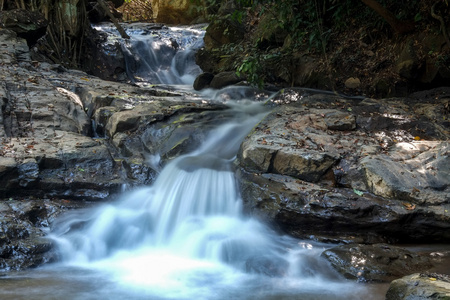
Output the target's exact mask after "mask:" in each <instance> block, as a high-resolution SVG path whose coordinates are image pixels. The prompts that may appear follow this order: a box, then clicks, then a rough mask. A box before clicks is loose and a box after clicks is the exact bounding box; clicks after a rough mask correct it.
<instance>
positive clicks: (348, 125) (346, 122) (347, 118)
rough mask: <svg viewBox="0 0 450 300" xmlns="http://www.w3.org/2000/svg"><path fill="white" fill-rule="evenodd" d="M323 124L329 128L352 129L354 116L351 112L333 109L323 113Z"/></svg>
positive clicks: (354, 125)
mask: <svg viewBox="0 0 450 300" xmlns="http://www.w3.org/2000/svg"><path fill="white" fill-rule="evenodd" d="M325 124H326V125H327V128H328V129H330V130H341V131H346V130H353V129H355V128H356V118H355V116H354V115H351V114H347V113H344V112H337V111H334V112H330V113H327V114H326V115H325Z"/></svg>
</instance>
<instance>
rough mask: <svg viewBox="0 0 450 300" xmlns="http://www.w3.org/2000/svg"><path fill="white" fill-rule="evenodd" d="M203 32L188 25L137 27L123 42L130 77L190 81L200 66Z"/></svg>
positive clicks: (148, 80) (135, 79) (165, 81)
mask: <svg viewBox="0 0 450 300" xmlns="http://www.w3.org/2000/svg"><path fill="white" fill-rule="evenodd" d="M203 35H204V32H203V31H200V30H197V29H192V28H185V27H171V28H165V29H160V30H155V31H154V32H153V33H150V34H149V33H148V32H143V31H140V30H136V31H134V32H132V33H130V36H131V39H130V40H129V41H125V42H124V43H122V52H123V54H124V57H125V62H126V65H127V74H128V77H129V78H130V79H131V80H132V81H133V82H135V83H136V82H143V83H145V84H148V83H150V84H161V83H164V84H189V85H191V86H192V83H193V82H194V80H195V78H196V77H197V75H199V74H200V73H201V69H200V68H199V67H198V66H197V65H196V64H195V51H196V50H197V49H198V48H200V47H201V46H202V45H203Z"/></svg>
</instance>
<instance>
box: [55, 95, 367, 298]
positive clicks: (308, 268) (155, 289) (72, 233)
mask: <svg viewBox="0 0 450 300" xmlns="http://www.w3.org/2000/svg"><path fill="white" fill-rule="evenodd" d="M230 109H234V110H235V116H236V118H235V120H233V121H232V122H229V123H227V124H223V125H222V126H219V127H218V128H217V129H216V130H214V131H213V132H211V133H210V135H209V138H208V139H207V140H206V141H205V143H204V144H203V146H202V147H200V149H198V150H197V151H195V152H194V153H191V154H189V155H184V156H181V157H179V158H177V159H175V160H173V161H171V162H170V163H169V164H168V165H167V166H165V167H164V168H163V170H162V171H161V173H160V175H159V177H158V178H157V180H156V182H155V183H154V184H153V185H152V186H151V187H144V188H140V189H137V190H134V191H131V192H127V193H124V195H123V196H122V197H121V199H120V200H119V201H117V202H116V203H112V204H106V205H103V206H101V207H100V208H98V209H94V210H92V211H84V212H75V213H74V214H72V215H69V216H67V217H66V218H65V219H63V220H61V221H60V223H59V224H56V225H55V227H56V228H58V229H59V231H58V232H55V233H54V236H53V238H54V239H55V241H57V243H58V245H59V247H60V251H61V255H62V258H63V263H62V264H61V265H60V266H59V267H57V269H58V268H59V270H60V271H61V272H63V271H62V270H64V269H67V268H69V269H68V270H75V274H77V272H80V270H84V271H82V272H83V273H86V274H87V277H86V278H87V279H92V277H93V278H94V280H95V281H96V282H98V283H99V284H100V285H101V286H106V287H108V288H107V289H106V290H105V289H103V288H102V287H100V286H97V287H96V288H92V287H89V285H87V286H85V287H84V288H85V289H87V290H89V289H93V291H92V292H91V293H92V294H91V296H92V299H98V298H104V299H119V298H123V297H126V299H293V298H292V297H294V299H359V297H361V293H363V292H364V290H363V289H362V288H361V287H357V286H356V284H355V283H350V282H346V281H344V280H342V279H339V277H338V276H337V275H336V274H335V273H334V272H333V271H332V270H331V268H330V267H329V266H328V265H327V264H326V263H325V262H324V261H323V260H322V259H321V258H320V253H321V252H322V251H323V250H324V245H319V244H316V245H314V244H312V243H309V242H305V241H298V240H295V239H292V238H289V237H283V236H279V235H277V234H276V233H274V232H273V231H272V230H270V229H269V228H268V227H266V226H265V225H263V224H262V223H260V222H258V221H257V220H254V219H252V218H247V217H244V216H243V214H242V207H241V206H242V201H241V199H240V197H239V192H238V189H237V184H236V180H235V177H234V172H233V168H232V162H233V159H234V156H235V154H236V152H237V150H238V147H239V145H240V143H241V141H242V139H243V138H244V137H245V135H246V134H247V133H248V132H249V131H250V130H251V128H252V127H253V126H254V125H255V123H256V122H257V121H258V120H260V119H261V117H262V116H263V115H264V109H263V107H262V106H261V105H260V104H258V103H249V102H246V103H245V104H239V105H237V104H236V105H234V107H233V108H230ZM248 111H251V112H253V113H251V114H248V113H246V112H248ZM73 228H76V229H73ZM65 276H67V275H64V276H63V277H65ZM78 276H79V275H78ZM86 278H84V280H86ZM79 279H81V278H79ZM79 279H78V280H79ZM71 280H74V279H71ZM85 284H86V283H85ZM79 295H83V296H80V297H78V296H79ZM85 297H86V294H85V292H84V291H82V290H81V291H79V293H74V294H73V295H72V296H71V297H69V298H71V299H81V298H83V299H86V298H85Z"/></svg>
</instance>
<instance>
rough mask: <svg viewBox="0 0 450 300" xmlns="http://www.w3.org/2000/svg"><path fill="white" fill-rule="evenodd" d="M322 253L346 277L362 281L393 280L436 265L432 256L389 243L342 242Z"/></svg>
mask: <svg viewBox="0 0 450 300" xmlns="http://www.w3.org/2000/svg"><path fill="white" fill-rule="evenodd" d="M322 256H323V257H325V258H326V259H327V260H328V261H330V263H331V265H332V266H333V267H334V268H335V269H336V270H337V271H338V272H339V273H341V274H342V275H344V276H345V277H346V278H349V279H354V280H357V281H362V282H370V281H373V282H389V281H392V280H394V279H396V278H399V277H402V276H405V275H407V274H411V273H414V272H419V271H425V270H427V269H429V268H431V267H432V263H431V260H430V258H429V257H425V256H421V255H419V254H417V253H414V252H411V251H408V250H406V249H403V248H399V247H395V246H391V245H386V244H375V245H342V246H337V247H334V248H331V249H328V250H326V251H324V252H323V253H322Z"/></svg>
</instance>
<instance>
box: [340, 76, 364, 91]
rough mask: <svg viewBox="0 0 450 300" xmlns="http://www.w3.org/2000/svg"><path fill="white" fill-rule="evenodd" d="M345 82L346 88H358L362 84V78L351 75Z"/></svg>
mask: <svg viewBox="0 0 450 300" xmlns="http://www.w3.org/2000/svg"><path fill="white" fill-rule="evenodd" d="M344 84H345V87H346V88H349V89H357V88H359V87H360V86H361V80H359V78H354V77H350V78H348V79H347V80H346V81H345V83H344Z"/></svg>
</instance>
